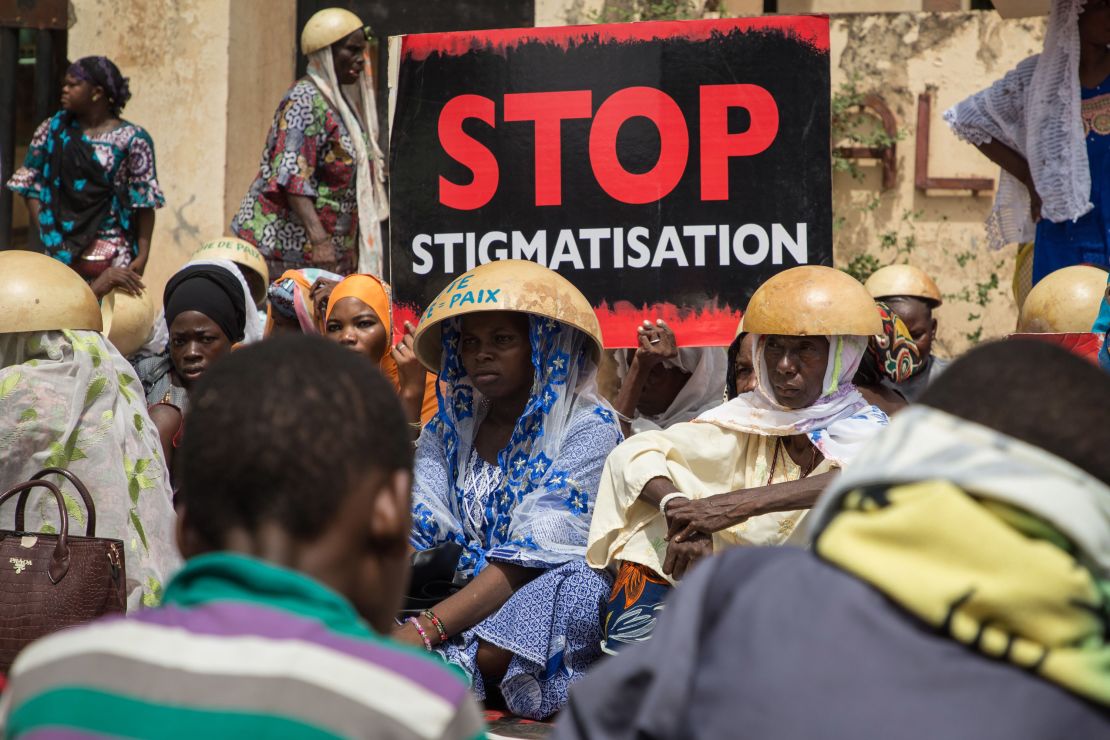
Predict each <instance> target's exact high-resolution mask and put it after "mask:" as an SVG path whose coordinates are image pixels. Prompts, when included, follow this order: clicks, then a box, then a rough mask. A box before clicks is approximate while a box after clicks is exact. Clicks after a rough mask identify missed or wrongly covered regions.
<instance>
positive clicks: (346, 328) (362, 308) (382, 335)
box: [324, 275, 439, 437]
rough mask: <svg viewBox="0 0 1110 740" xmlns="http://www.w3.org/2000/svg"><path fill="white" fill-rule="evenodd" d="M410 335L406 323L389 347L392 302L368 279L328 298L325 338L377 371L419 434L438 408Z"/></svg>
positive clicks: (347, 282) (352, 279) (354, 279)
mask: <svg viewBox="0 0 1110 740" xmlns="http://www.w3.org/2000/svg"><path fill="white" fill-rule="evenodd" d="M412 332H413V326H412V324H409V323H407V322H406V324H405V331H404V336H403V337H402V339H401V342H400V343H399V344H397V346H392V345H391V342H392V340H393V299H392V296H391V294H390V291H389V286H388V285H386V284H385V283H384V282H382V281H381V280H379V279H378V278H376V277H374V276H373V275H349V276H347V277H346V278H344V279H343V281H342V282H341V283H339V284H338V285H336V286H335V287H334V288H333V289H332V291H331V293H330V295H329V297H328V304H327V312H326V314H325V317H324V335H325V336H326V337H327V338H328V339H330V340H332V341H334V342H338V343H339V344H342V345H343V346H345V347H348V348H350V349H352V350H354V351H355V352H358V353H359V354H361V355H363V356H365V357H366V358H367V359H368V360H370V361H371V362H373V363H375V364H376V365H377V366H378V368H379V369H380V370H381V371H382V373H383V374H384V375H385V376H386V378H388V379H389V381H390V382H391V383H392V384H393V387H394V388H395V389H396V390H397V395H398V396H400V398H401V406H402V408H404V410H405V416H406V417H407V418H408V421H409V424H410V425H411V426H412V428H413V429H414V430H415V432H416V433H417V434H419V431H420V429H421V427H423V425H424V423H425V422H427V421H428V420H429V419H431V418H432V417H433V416H434V415H435V413H436V412H437V411H438V410H439V402H438V401H437V399H436V375H435V373H430V372H428V371H427V370H426V369H425V368H424V366H423V365H422V364H420V361H419V360H418V359H417V358H416V355H415V354H414V353H413V349H412V347H413V337H412ZM413 436H414V437H415V436H416V435H415V434H414V435H413Z"/></svg>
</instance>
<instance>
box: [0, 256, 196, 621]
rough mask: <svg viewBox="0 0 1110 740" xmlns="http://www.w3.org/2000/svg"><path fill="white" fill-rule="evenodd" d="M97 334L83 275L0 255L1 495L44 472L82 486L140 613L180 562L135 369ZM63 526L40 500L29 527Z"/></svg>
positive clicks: (3, 518) (10, 519)
mask: <svg viewBox="0 0 1110 740" xmlns="http://www.w3.org/2000/svg"><path fill="white" fill-rule="evenodd" d="M101 328H102V319H101V313H100V307H99V306H98V305H97V301H96V297H95V296H94V294H93V293H92V291H91V290H90V289H89V287H88V286H87V285H86V284H85V283H84V282H83V281H82V280H81V278H80V277H78V275H77V274H76V273H75V272H73V271H72V270H70V269H69V268H68V267H65V266H64V265H63V264H61V263H60V262H58V261H56V260H53V259H50V258H49V257H46V256H44V255H41V254H36V253H33V252H27V251H21V250H12V251H0V490H3V489H6V488H8V487H9V486H12V485H14V484H16V483H20V482H23V481H26V480H28V479H30V478H31V477H32V476H33V475H35V474H36V473H38V472H39V471H40V470H42V469H43V468H46V467H62V468H67V469H68V470H69V471H71V472H72V473H74V474H75V475H76V476H77V477H78V478H79V479H81V480H82V481H83V482H84V483H85V485H86V486H87V487H88V489H89V492H90V493H91V495H92V498H93V501H94V505H95V507H96V535H97V536H99V537H110V538H113V539H119V540H122V541H123V543H124V558H125V564H126V571H127V607H128V610H132V609H137V608H139V607H140V606H142V605H147V606H150V605H153V604H156V603H158V600H159V598H160V597H161V592H162V584H164V583H165V582H166V580H167V579H168V578H169V576H171V575H172V574H173V573H174V572H175V571H176V570H177V568H178V567H180V564H181V557H180V555H178V553H177V549H176V547H175V546H174V522H175V518H174V512H173V507H172V504H171V501H170V497H171V491H170V482H169V478H168V476H167V466H166V464H165V461H164V459H163V458H162V453H161V446H160V444H159V438H158V432H157V430H156V429H155V427H154V425H153V424H152V423H151V421H150V417H149V416H148V415H147V411H146V403H145V402H144V400H143V395H142V388H141V386H140V385H139V382H138V380H137V379H136V377H135V371H134V370H133V369H132V367H131V366H130V365H129V364H128V363H127V361H126V360H125V359H124V358H123V356H122V355H120V353H119V352H118V351H117V350H116V349H115V348H114V347H113V346H112V345H111V344H110V343H109V342H108V341H107V340H106V339H105V337H104V336H103V334H102V333H101ZM50 480H52V481H53V482H57V483H58V484H59V486H60V487H61V488H62V489H63V492H64V491H66V490H67V486H68V485H69V484H68V483H67V482H65V481H62V480H59V479H55V478H51V479H50ZM68 490H70V491H71V490H72V489H68ZM67 495H69V494H67ZM78 506H80V504H78ZM15 509H16V507H15V506H6V507H4V508H3V509H2V510H0V528H3V529H8V530H12V529H14V528H15V527H14V514H15ZM57 517H58V513H57V508H56V507H55V504H54V502H53V499H49V501H48V497H45V496H33V497H32V498H31V499H30V504H29V506H28V507H27V521H26V523H25V527H24V528H25V529H26V530H27V531H29V532H38V531H42V530H43V527H44V525H50V526H55V527H56V526H57V524H58V519H57ZM77 520H78V518H77V517H76V516H74V517H72V518H71V524H72V526H74V527H76V526H77ZM77 533H78V532H77V531H74V530H71V534H77ZM80 533H82V534H83V531H82V532H80Z"/></svg>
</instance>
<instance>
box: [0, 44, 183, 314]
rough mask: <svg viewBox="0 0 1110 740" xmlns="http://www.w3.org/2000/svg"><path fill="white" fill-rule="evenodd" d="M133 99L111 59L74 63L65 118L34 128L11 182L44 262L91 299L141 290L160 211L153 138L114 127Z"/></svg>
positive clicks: (66, 85)
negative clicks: (77, 280) (81, 281)
mask: <svg viewBox="0 0 1110 740" xmlns="http://www.w3.org/2000/svg"><path fill="white" fill-rule="evenodd" d="M130 98H131V91H130V89H129V86H128V82H127V78H126V77H124V76H122V75H121V74H120V71H119V68H118V67H116V65H115V64H113V63H112V61H111V60H110V59H108V58H107V57H84V58H82V59H78V60H77V61H76V62H74V63H73V64H72V65H70V67H69V69H68V70H67V71H66V76H65V81H64V82H63V83H62V109H61V110H60V111H58V112H57V113H55V114H54V115H53V116H51V117H50V118H48V119H47V120H45V121H43V122H42V124H41V125H40V126H39V127H38V130H36V131H35V135H34V137H33V138H32V140H31V147H30V149H28V151H27V157H26V159H25V160H24V162H23V166H22V167H21V168H19V170H17V171H16V173H15V174H14V175H12V178H11V179H10V180H9V181H8V188H9V189H10V190H12V191H13V192H16V193H18V194H19V195H21V196H23V199H24V201H25V202H26V204H27V210H28V211H29V212H30V214H31V221H32V223H33V224H34V225H35V226H36V227H37V228H38V230H39V237H40V239H41V240H42V244H43V246H44V247H45V248H46V253H47V254H49V255H50V256H52V257H54V258H56V259H58V260H60V261H62V262H64V263H65V264H67V265H69V266H71V267H72V268H73V269H74V270H76V271H77V272H78V273H79V274H80V275H81V276H82V277H83V278H85V280H86V281H88V282H89V283H90V284H91V287H92V289H93V292H94V293H95V294H96V296H97V298H102V297H103V296H105V295H106V294H107V293H108V292H109V291H111V290H112V289H113V288H120V289H122V290H124V291H125V292H128V293H131V294H134V295H138V294H139V293H140V292H141V291H142V289H143V283H142V279H141V276H142V274H143V271H144V270H145V269H146V266H147V261H148V260H149V258H150V238H151V235H152V234H153V233H154V209H155V208H161V207H162V206H163V205H164V204H165V198H164V197H163V195H162V188H161V187H160V186H159V185H158V178H157V174H156V172H155V167H154V142H153V141H151V138H150V134H148V133H147V132H146V131H145V130H143V129H142V128H141V127H139V126H136V125H135V124H133V123H131V122H130V121H125V120H123V119H121V118H120V113H121V112H122V111H123V107H124V105H126V104H127V101H128V100H129V99H130Z"/></svg>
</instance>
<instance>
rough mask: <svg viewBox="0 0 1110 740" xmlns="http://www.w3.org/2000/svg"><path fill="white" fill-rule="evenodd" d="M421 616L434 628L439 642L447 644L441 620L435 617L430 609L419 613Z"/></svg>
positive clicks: (445, 632) (445, 631) (444, 628)
mask: <svg viewBox="0 0 1110 740" xmlns="http://www.w3.org/2000/svg"><path fill="white" fill-rule="evenodd" d="M421 616H423V617H424V618H425V619H427V620H428V621H429V622H431V623H432V626H433V627H435V628H436V632H438V633H439V641H440V642H447V628H446V627H444V626H443V620H441V619H440V618H439V617H437V616H436V614H435V612H433V611H432V610H431V609H425V610H424V611H423V612H421Z"/></svg>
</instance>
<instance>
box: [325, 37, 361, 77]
mask: <svg viewBox="0 0 1110 740" xmlns="http://www.w3.org/2000/svg"><path fill="white" fill-rule="evenodd" d="M365 50H366V36H365V35H363V33H362V30H361V29H359V30H358V31H354V32H353V33H351V34H350V35H348V36H347V37H346V38H344V39H342V40H340V41H337V42H335V44H333V45H332V47H331V55H332V59H333V60H334V61H335V78H336V79H337V80H339V84H340V85H353V84H354V83H356V82H358V76H359V75H360V74H362V67H363V64H364V63H365V57H363V51H365Z"/></svg>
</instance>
